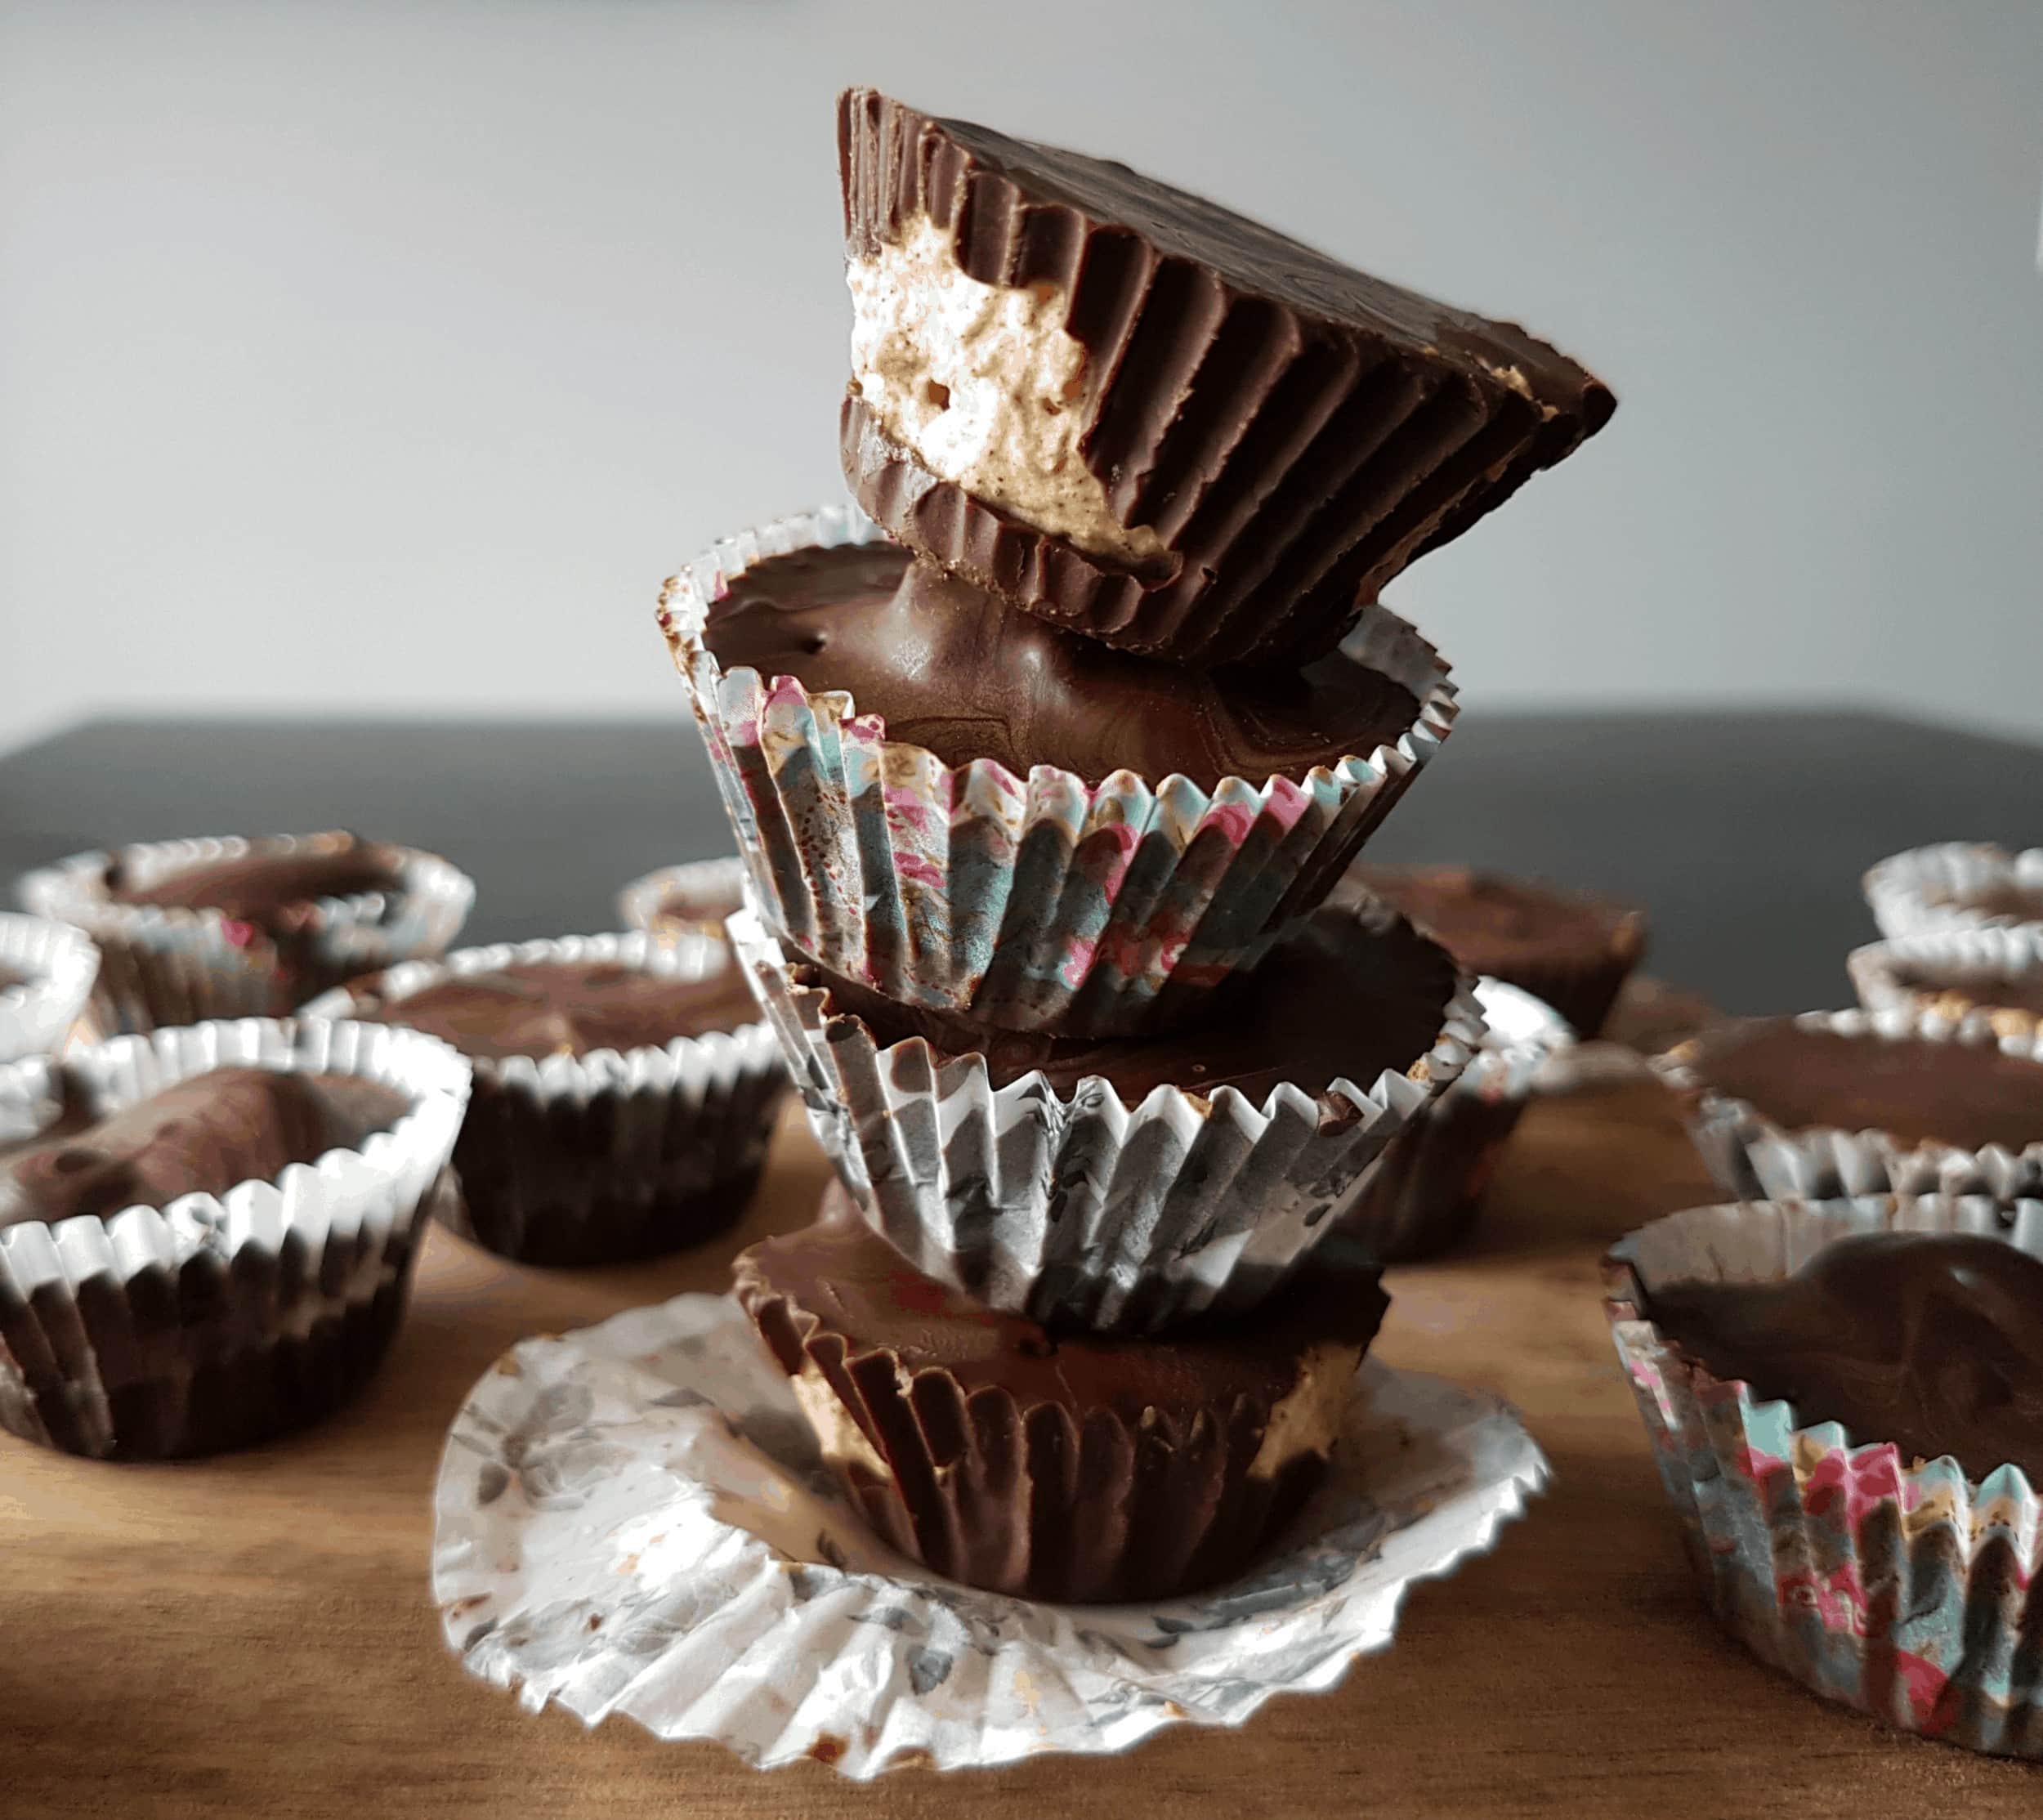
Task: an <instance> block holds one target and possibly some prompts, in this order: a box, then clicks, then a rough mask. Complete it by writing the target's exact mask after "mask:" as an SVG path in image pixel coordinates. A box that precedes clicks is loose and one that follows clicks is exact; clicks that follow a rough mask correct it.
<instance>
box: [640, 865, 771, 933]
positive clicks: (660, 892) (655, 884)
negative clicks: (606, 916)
mask: <svg viewBox="0 0 2043 1820" xmlns="http://www.w3.org/2000/svg"><path fill="white" fill-rule="evenodd" d="M677 896H684V897H690V898H693V899H694V900H695V901H697V902H699V903H700V904H702V905H704V906H709V907H710V908H711V914H705V915H700V916H675V915H671V914H668V912H667V911H666V910H665V908H664V906H666V904H667V903H668V901H669V900H670V899H672V898H673V897H677ZM743 903H744V861H743V860H741V859H740V858H739V857H738V856H737V855H736V854H735V853H733V854H730V855H727V856H725V857H724V858H722V859H715V860H691V861H688V862H687V863H686V865H663V866H662V867H661V868H660V869H659V870H658V871H657V872H648V873H647V874H646V876H645V877H644V878H642V879H633V880H632V882H631V883H629V884H628V885H627V886H625V887H624V889H623V890H622V891H620V892H618V894H617V910H618V914H619V915H620V916H622V917H623V918H624V927H625V928H628V929H644V930H646V932H648V933H650V934H653V935H672V934H676V933H681V932H687V931H690V930H695V929H706V930H708V931H709V932H710V933H711V934H715V933H716V932H718V930H720V929H722V927H723V919H725V918H726V916H728V915H729V914H731V911H733V910H736V909H738V908H739V907H740V906H741V905H743ZM714 906H722V907H721V908H716V907H714Z"/></svg>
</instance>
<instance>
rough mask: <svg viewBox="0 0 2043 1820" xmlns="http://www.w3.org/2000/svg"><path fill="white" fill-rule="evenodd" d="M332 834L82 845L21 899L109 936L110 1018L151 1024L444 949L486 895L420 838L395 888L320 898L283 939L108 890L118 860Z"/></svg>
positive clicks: (305, 992)
mask: <svg viewBox="0 0 2043 1820" xmlns="http://www.w3.org/2000/svg"><path fill="white" fill-rule="evenodd" d="M334 838H335V837H334V836H333V835H331V834H282V835H277V836H275V837H272V838H266V839H263V840H259V841H249V840H244V839H242V838H239V836H232V837H228V838H212V839H204V840H174V841H156V842H151V843H146V844H141V845H136V846H131V847H123V849H122V850H121V852H119V854H118V856H116V855H114V854H110V853H97V852H95V853H77V854H74V855H73V856H71V857H70V858H69V859H67V860H60V861H58V862H57V864H56V865H52V866H46V867H44V868H43V869H42V870H40V871H36V872H31V873H29V874H28V875H27V877H25V879H22V880H21V882H20V887H19V890H20V897H21V901H22V902H23V903H24V904H25V906H27V907H28V908H29V910H33V911H34V913H35V914H37V915H38V916H47V917H50V918H52V919H55V920H56V921H58V922H62V923H74V924H76V925H77V926H78V928H82V929H83V930H84V931H85V932H87V934H88V935H90V936H91V937H92V940H93V941H95V942H96V943H97V944H98V946H99V950H100V961H101V964H100V977H99V988H98V991H97V993H96V997H95V1004H96V1008H97V1010H98V1013H99V1015H100V1018H101V1022H102V1024H103V1025H104V1026H105V1028H106V1029H108V1030H110V1031H113V1030H128V1031H150V1030H154V1029H157V1028H159V1027H164V1026H176V1025H184V1024H194V1023H201V1022H205V1021H207V1020H208V1019H212V1018H221V1017H283V1016H284V1015H285V1014H286V1013H289V1012H291V1011H293V1010H294V1009H296V1008H297V1007H298V1006H299V1005H301V1004H304V1003H305V1002H306V999H311V998H312V997H313V996H315V995H316V994H318V993H320V992H323V991H325V990H328V989H329V987H331V986H338V985H339V984H340V983H341V982H342V981H344V980H348V979H351V978H353V977H355V975H356V974H358V973H368V972H369V971H371V970H372V969H373V968H378V967H387V966H390V965H391V964H394V963H395V962H397V961H400V960H408V959H414V958H416V957H420V956H430V955H438V954H440V953H442V952H443V951H444V950H445V948H446V946H447V944H448V943H449V942H450V941H453V940H454V937H455V936H456V935H457V934H458V932H460V928H461V925H462V923H463V921H465V920H466V919H467V914H468V907H469V906H470V905H471V904H472V903H473V902H474V901H475V895H476V888H475V882H474V881H473V880H472V879H470V878H469V877H468V876H467V874H465V873H463V872H462V871H460V870H458V869H457V868H456V867H455V866H454V865H450V864H449V862H448V861H445V860H443V859H441V858H440V856H438V855H437V854H433V853H424V852H418V851H416V850H414V849H413V848H409V847H399V848H396V852H400V853H401V854H402V855H403V856H404V861H405V888H404V889H403V891H401V892H396V893H385V892H365V893H364V894H363V895H361V896H360V897H345V898H342V897H333V898H327V899H324V900H323V901H320V902H319V903H317V904H315V905H314V906H312V908H311V914H310V915H309V916H308V918H307V919H306V923H305V926H304V928H302V930H298V931H294V932H293V935H292V936H291V937H290V938H289V939H288V941H286V942H284V943H281V944H279V942H278V941H275V939H273V938H272V937H269V936H268V935H266V934H265V933H263V932H261V931H259V930H257V929H253V928H251V927H250V926H249V925H248V924H247V923H241V922H237V921H235V919H232V918H230V917H226V916H223V915H222V914H221V913H220V912H219V911H218V910H186V909H182V908H179V907H177V906H163V905H157V904H117V903H114V902H112V901H110V900H109V899H108V897H106V895H105V889H104V880H105V875H106V869H107V866H108V865H110V863H112V861H114V859H115V858H116V857H118V859H119V861H121V863H122V864H123V865H125V866H128V867H132V868H133V869H134V870H136V872H137V873H139V874H141V875H143V876H145V877H148V878H158V877H161V876H163V875H164V874H168V873H172V872H175V871H177V870H181V869H182V868H184V867H186V866H193V865H212V864H213V863H214V862H216V861H221V860H229V859H235V858H238V857H239V856H241V855H243V854H244V853H247V852H249V851H251V849H254V848H261V849H263V850H266V851H275V852H279V853H291V852H302V851H307V850H310V851H318V850H319V849H320V848H321V847H325V846H330V845H331V844H332V843H333V840H334Z"/></svg>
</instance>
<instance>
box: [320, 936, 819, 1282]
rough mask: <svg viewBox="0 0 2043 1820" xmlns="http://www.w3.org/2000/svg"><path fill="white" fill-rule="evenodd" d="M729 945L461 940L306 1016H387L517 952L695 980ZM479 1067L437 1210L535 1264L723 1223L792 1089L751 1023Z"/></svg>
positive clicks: (761, 1030)
mask: <svg viewBox="0 0 2043 1820" xmlns="http://www.w3.org/2000/svg"><path fill="white" fill-rule="evenodd" d="M729 955H730V950H729V948H728V947H727V946H726V944H725V942H724V941H723V939H722V937H721V936H716V935H710V934H709V933H707V932H704V931H703V930H700V929H695V930H693V931H690V932H677V933H673V934H670V935H665V936H661V935H656V934H652V933H648V932H643V931H641V932H635V933H633V934H629V935H610V936H591V937H575V936H570V937H561V938H560V939H558V940H552V941H528V942H525V943H522V944H520V945H518V946H509V945H504V946H496V947H490V948H469V949H463V950H460V951H458V952H457V953H454V954H452V955H448V956H447V957H446V959H445V960H444V961H437V962H433V961H426V962H418V963H415V964H411V965H409V966H405V967H399V968H391V970H390V972H389V973H386V974H382V975H378V976H373V977H370V978H369V979H365V980H358V981H356V982H354V984H353V985H352V986H349V987H347V988H346V989H344V990H341V991H338V992H336V993H333V994H330V995H328V996H327V997H325V998H323V999H316V1000H315V1001H314V1003H313V1004H311V1005H309V1006H307V1007H306V1010H307V1011H308V1013H313V1014H320V1013H324V1014H326V1015H329V1016H333V1017H346V1016H349V1015H350V1014H351V1013H359V1012H360V1010H361V1009H362V1008H364V1006H365V1005H366V1004H369V1002H370V1001H371V1000H372V999H373V1000H374V1001H376V1003H377V1005H378V1015H379V1016H382V1017H386V1018H387V1019H388V1020H389V1021H390V1022H393V1023H396V1022H401V1019H402V1010H401V1007H402V1004H403V1001H404V1000H405V999H406V998H408V997H409V996H410V995H412V994H413V993H415V992H422V991H424V990H426V989H427V987H429V986H434V985H436V984H438V983H440V982H441V981H443V980H445V979H448V978H449V977H454V976H457V975H458V974H461V973H470V972H476V971H488V970H489V969H490V968H497V967H502V966H505V965H507V964H512V963H514V962H521V963H534V962H540V963H543V962H548V961H558V960H570V961H572V960H592V961H594V960H608V961H616V962H619V963H620V964H624V965H628V966H638V967H644V968H648V969H649V970H653V971H658V972H663V973H677V974H681V975H683V976H685V977H700V976H701V975H703V974H704V973H709V972H713V971H714V970H716V969H717V968H719V967H722V966H724V965H728V964H731V963H730V960H729V958H728V957H729ZM473 1065H474V1070H475V1084H474V1089H473V1091H472V1093H471V1095H470V1098H469V1102H468V1116H467V1119H466V1120H464V1121H463V1125H462V1128H461V1135H460V1137H459V1138H458V1139H457V1140H456V1142H455V1144H454V1173H455V1175H456V1176H457V1178H458V1182H459V1191H460V1192H458V1194H455V1195H452V1196H448V1197H447V1198H446V1199H445V1201H442V1202H441V1203H440V1205H439V1207H438V1208H437V1209H436V1214H437V1217H438V1218H439V1219H440V1221H441V1223H443V1224H445V1226H447V1227H449V1229H450V1230H451V1231H453V1232H458V1233H459V1234H460V1235H461V1236H463V1238H465V1239H472V1240H473V1241H475V1242H476V1244H478V1245H482V1246H483V1247H485V1249H486V1250H490V1251H494V1252H495V1253H496V1254H498V1256H499V1257H503V1258H508V1259H512V1261H513V1262H514V1263H525V1264H535V1265H541V1266H561V1267H569V1266H582V1265H595V1264H609V1263H634V1262H637V1261H638V1260H641V1259H646V1258H656V1257H664V1256H665V1255H666V1254H668V1253H670V1252H674V1251H679V1250H684V1249H685V1248H686V1247H687V1246H689V1245H700V1244H703V1243H704V1242H705V1241H708V1240H709V1239H713V1238H714V1237H716V1236H718V1234H719V1233H721V1232H725V1231H726V1230H727V1229H728V1228H729V1227H731V1226H732V1225H733V1224H735V1223H736V1221H737V1220H738V1219H739V1217H740V1215H741V1214H743V1213H744V1210H745V1207H746V1205H747V1204H748V1203H749V1201H751V1198H752V1194H753V1189H754V1188H755V1187H757V1186H758V1180H759V1172H760V1170H761V1169H762V1167H763V1166H764V1165H765V1161H766V1151H767V1142H768V1140H769V1139H770V1138H771V1136H772V1134H773V1121H774V1118H775V1116H776V1112H777V1111H778V1110H779V1107H780V1094H781V1092H782V1090H783V1089H784V1088H785V1084H786V1081H785V1075H784V1074H783V1071H782V1069H781V1066H780V1054H779V1052H778V1049H777V1048H776V1044H775V1042H774V1039H773V1037H772V1035H771V1033H770V1032H769V1031H767V1028H766V1026H764V1025H763V1024H758V1023H752V1024H744V1025H741V1026H739V1027H738V1028H737V1029H736V1030H734V1031H709V1032H707V1033H705V1034H704V1035H701V1036H681V1037H677V1038H675V1039H674V1040H673V1042H671V1043H668V1044H664V1046H656V1047H648V1048H645V1049H631V1050H628V1051H626V1052H624V1053H622V1054H619V1053H616V1052H615V1051H597V1052H596V1053H592V1054H589V1055H585V1056H549V1057H548V1058H546V1059H545V1060H544V1061H543V1062H533V1061H530V1060H529V1059H527V1058H523V1057H513V1058H508V1059H506V1060H496V1059H492V1058H476V1060H475V1062H474V1064H473Z"/></svg>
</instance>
